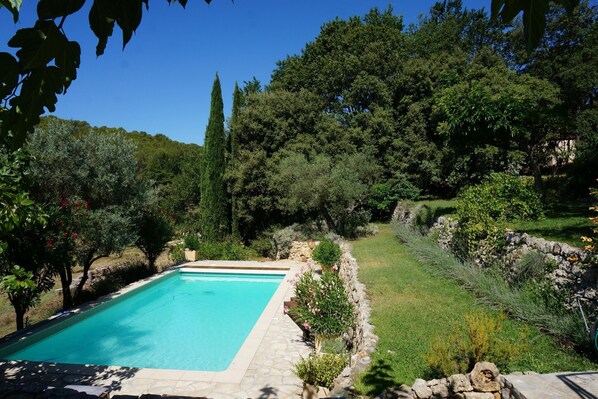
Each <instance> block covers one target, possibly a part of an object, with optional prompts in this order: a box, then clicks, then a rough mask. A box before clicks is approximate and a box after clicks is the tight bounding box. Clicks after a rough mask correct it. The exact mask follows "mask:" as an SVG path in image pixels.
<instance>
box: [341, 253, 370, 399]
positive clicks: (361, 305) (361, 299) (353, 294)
mask: <svg viewBox="0 0 598 399" xmlns="http://www.w3.org/2000/svg"><path fill="white" fill-rule="evenodd" d="M341 249H342V252H343V254H342V257H341V264H340V267H339V276H340V277H341V279H342V280H343V283H344V285H345V290H346V291H347V295H348V297H349V301H350V302H351V303H352V304H353V305H354V306H355V311H356V316H357V320H356V323H355V326H354V327H353V328H352V329H351V330H350V332H349V340H350V342H351V344H352V346H353V355H352V356H351V363H350V365H349V366H348V367H346V368H345V369H344V370H343V372H342V373H341V375H340V376H339V377H338V378H337V379H336V380H334V389H333V390H332V392H333V393H334V394H336V395H342V394H344V393H345V391H346V390H347V389H348V388H349V387H350V386H351V385H352V384H353V379H354V378H355V377H356V376H357V375H358V374H359V373H361V372H363V371H365V369H367V368H368V367H369V365H370V363H371V358H370V356H371V354H372V353H373V352H374V350H375V349H376V344H377V343H378V337H377V336H376V334H374V327H373V326H372V325H371V324H370V315H371V308H370V301H369V299H368V297H367V293H366V288H365V285H364V284H362V283H361V282H360V281H359V279H358V273H359V265H358V264H357V260H355V258H354V257H353V255H351V245H350V244H348V243H342V244H341Z"/></svg>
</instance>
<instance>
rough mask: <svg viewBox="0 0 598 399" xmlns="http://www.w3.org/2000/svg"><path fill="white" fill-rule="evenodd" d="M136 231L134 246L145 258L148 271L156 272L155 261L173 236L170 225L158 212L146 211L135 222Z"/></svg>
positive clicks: (164, 216)
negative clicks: (136, 236)
mask: <svg viewBox="0 0 598 399" xmlns="http://www.w3.org/2000/svg"><path fill="white" fill-rule="evenodd" d="M137 229H138V230H137V235H138V238H137V241H136V242H135V245H136V246H137V248H139V249H140V250H141V252H143V254H144V255H145V257H146V258H147V262H148V267H149V269H150V270H156V259H158V256H160V254H161V253H162V251H164V249H165V248H166V244H167V243H168V241H170V239H171V238H172V236H173V234H174V231H173V228H172V224H171V223H170V220H168V218H167V217H166V215H164V214H163V213H161V212H160V211H158V210H147V211H145V212H143V213H142V214H141V217H140V218H139V220H138V221H137Z"/></svg>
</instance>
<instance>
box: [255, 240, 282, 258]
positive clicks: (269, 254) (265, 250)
mask: <svg viewBox="0 0 598 399" xmlns="http://www.w3.org/2000/svg"><path fill="white" fill-rule="evenodd" d="M250 247H251V249H252V250H254V251H255V252H256V253H257V254H258V255H259V256H262V257H264V258H273V257H274V256H275V255H276V253H274V245H273V242H272V237H268V236H262V237H260V238H256V239H255V240H253V241H251V245H250Z"/></svg>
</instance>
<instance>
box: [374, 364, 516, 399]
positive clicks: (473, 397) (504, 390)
mask: <svg viewBox="0 0 598 399" xmlns="http://www.w3.org/2000/svg"><path fill="white" fill-rule="evenodd" d="M377 399H525V397H524V396H523V395H521V393H520V392H519V391H517V390H516V389H515V388H514V387H513V385H512V384H511V383H510V382H509V381H508V380H506V379H505V378H504V377H503V376H501V375H500V374H499V372H498V368H497V367H496V365H494V363H489V362H480V363H477V364H476V365H475V366H474V368H473V370H472V371H471V373H468V374H454V375H451V376H450V377H448V378H442V379H435V380H430V381H425V380H422V379H417V380H415V382H414V383H413V385H412V386H408V385H401V386H399V387H397V388H393V389H390V390H388V391H386V392H384V393H383V394H381V395H379V396H378V397H377Z"/></svg>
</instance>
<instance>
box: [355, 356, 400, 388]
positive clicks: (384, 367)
mask: <svg viewBox="0 0 598 399" xmlns="http://www.w3.org/2000/svg"><path fill="white" fill-rule="evenodd" d="M391 372H392V366H391V365H390V364H389V363H388V362H386V361H385V360H380V359H378V360H377V361H376V362H375V363H373V364H372V365H371V366H370V368H369V369H368V370H367V371H366V372H365V374H364V375H363V377H362V381H363V382H364V383H365V384H366V385H368V387H369V389H368V391H367V392H365V393H366V394H367V395H368V396H372V397H373V396H376V395H378V394H380V393H381V392H383V391H385V390H386V389H388V388H392V387H395V386H397V385H399V383H398V382H397V381H395V380H394V378H393V377H392V374H391Z"/></svg>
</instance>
